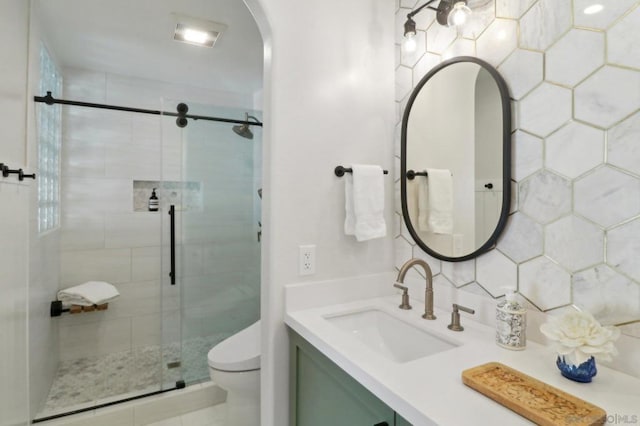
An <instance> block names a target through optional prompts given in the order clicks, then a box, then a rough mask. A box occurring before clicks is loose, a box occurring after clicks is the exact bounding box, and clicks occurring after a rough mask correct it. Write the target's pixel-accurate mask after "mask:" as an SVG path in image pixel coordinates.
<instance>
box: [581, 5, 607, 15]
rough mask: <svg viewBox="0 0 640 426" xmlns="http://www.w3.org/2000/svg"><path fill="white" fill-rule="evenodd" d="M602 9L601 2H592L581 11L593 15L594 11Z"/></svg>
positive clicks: (597, 11)
mask: <svg viewBox="0 0 640 426" xmlns="http://www.w3.org/2000/svg"><path fill="white" fill-rule="evenodd" d="M602 9H604V6H603V5H601V4H592V5H591V6H589V7H586V8H585V9H584V10H583V11H582V13H584V14H585V15H594V14H596V13H599V12H602Z"/></svg>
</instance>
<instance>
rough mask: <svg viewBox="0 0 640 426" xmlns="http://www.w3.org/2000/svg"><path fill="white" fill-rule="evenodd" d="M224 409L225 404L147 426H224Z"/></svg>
mask: <svg viewBox="0 0 640 426" xmlns="http://www.w3.org/2000/svg"><path fill="white" fill-rule="evenodd" d="M225 409H226V404H218V405H214V406H213V407H207V408H204V409H202V410H197V411H192V412H190V413H186V414H183V415H181V416H177V417H172V418H170V419H165V420H162V421H159V422H156V423H150V424H149V425H147V426H224V414H225Z"/></svg>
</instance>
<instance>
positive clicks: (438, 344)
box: [325, 309, 457, 363]
mask: <svg viewBox="0 0 640 426" xmlns="http://www.w3.org/2000/svg"><path fill="white" fill-rule="evenodd" d="M325 319H326V320H327V321H329V322H330V323H331V324H333V325H335V326H336V327H338V328H340V329H342V330H344V331H346V332H348V333H349V334H351V335H352V336H353V337H354V338H355V339H357V340H359V341H361V342H362V343H364V344H365V345H367V346H368V347H369V348H371V349H373V350H375V351H376V352H377V353H379V354H380V355H383V356H385V357H386V358H388V359H390V360H392V361H395V362H398V363H404V362H409V361H413V360H414V359H418V358H422V357H425V356H428V355H433V354H436V353H438V352H442V351H446V350H448V349H452V348H455V347H456V346H457V345H455V344H452V343H450V342H448V341H446V340H443V339H441V338H440V337H436V336H434V335H433V334H430V333H428V332H426V331H424V330H422V329H419V328H417V327H414V326H413V325H411V324H408V323H406V322H404V321H401V320H399V319H397V318H395V317H393V316H391V315H389V314H387V313H386V312H384V311H381V310H378V309H370V310H366V311H359V312H352V313H348V314H341V315H334V316H329V317H325Z"/></svg>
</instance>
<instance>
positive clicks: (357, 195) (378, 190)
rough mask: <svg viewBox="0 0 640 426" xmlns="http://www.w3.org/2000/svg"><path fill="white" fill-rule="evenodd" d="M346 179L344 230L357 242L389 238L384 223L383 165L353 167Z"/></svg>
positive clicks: (357, 165) (356, 165) (355, 165)
mask: <svg viewBox="0 0 640 426" xmlns="http://www.w3.org/2000/svg"><path fill="white" fill-rule="evenodd" d="M352 169H353V173H352V176H349V175H347V176H346V178H347V179H346V180H345V212H346V218H345V222H344V231H345V234H347V235H355V237H356V239H357V240H358V241H367V240H371V239H374V238H381V237H384V236H385V235H387V225H386V224H385V222H384V173H383V170H382V168H381V167H380V166H374V165H362V164H354V165H353V166H352Z"/></svg>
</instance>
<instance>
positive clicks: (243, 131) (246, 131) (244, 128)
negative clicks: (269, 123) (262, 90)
mask: <svg viewBox="0 0 640 426" xmlns="http://www.w3.org/2000/svg"><path fill="white" fill-rule="evenodd" d="M250 118H252V119H254V120H255V121H256V124H259V123H260V121H259V120H258V119H257V118H255V117H254V116H253V115H249V113H247V112H245V113H244V120H245V122H244V124H241V125H238V126H233V131H234V132H236V134H237V135H239V136H242V137H243V138H247V139H253V132H252V131H251V129H250V128H249V124H250V121H249V119H250Z"/></svg>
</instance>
